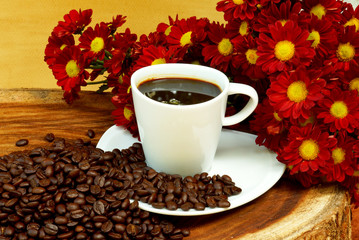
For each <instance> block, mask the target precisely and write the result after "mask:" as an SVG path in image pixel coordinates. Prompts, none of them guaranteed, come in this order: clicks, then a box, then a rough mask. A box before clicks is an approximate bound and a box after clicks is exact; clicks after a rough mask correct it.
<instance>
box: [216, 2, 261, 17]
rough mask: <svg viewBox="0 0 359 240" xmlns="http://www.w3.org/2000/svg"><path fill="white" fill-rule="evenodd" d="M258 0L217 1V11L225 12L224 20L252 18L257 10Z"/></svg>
mask: <svg viewBox="0 0 359 240" xmlns="http://www.w3.org/2000/svg"><path fill="white" fill-rule="evenodd" d="M256 3H257V0H221V1H219V2H218V3H217V7H216V9H217V11H219V12H224V20H226V21H231V20H233V19H238V18H239V19H241V20H244V19H252V18H254V13H255V11H256V10H257V7H256Z"/></svg>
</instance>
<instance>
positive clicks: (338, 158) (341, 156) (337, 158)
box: [332, 147, 345, 164]
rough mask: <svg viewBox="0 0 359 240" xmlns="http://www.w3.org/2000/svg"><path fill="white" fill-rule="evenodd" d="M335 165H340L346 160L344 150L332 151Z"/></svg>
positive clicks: (338, 148)
mask: <svg viewBox="0 0 359 240" xmlns="http://www.w3.org/2000/svg"><path fill="white" fill-rule="evenodd" d="M332 158H333V160H334V164H340V163H342V162H343V161H344V160H345V151H344V149H343V148H340V147H337V148H335V149H334V150H333V151H332Z"/></svg>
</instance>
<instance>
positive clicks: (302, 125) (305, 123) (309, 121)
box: [299, 116, 315, 127]
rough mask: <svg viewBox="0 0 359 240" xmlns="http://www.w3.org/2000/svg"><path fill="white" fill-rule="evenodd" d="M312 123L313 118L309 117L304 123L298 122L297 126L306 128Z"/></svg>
mask: <svg viewBox="0 0 359 240" xmlns="http://www.w3.org/2000/svg"><path fill="white" fill-rule="evenodd" d="M314 122H315V119H314V117H313V116H310V117H309V118H308V119H306V120H305V121H303V122H299V125H300V126H301V127H305V126H307V125H308V124H309V123H311V124H313V123H314Z"/></svg>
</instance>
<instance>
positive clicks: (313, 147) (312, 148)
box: [299, 139, 319, 160]
mask: <svg viewBox="0 0 359 240" xmlns="http://www.w3.org/2000/svg"><path fill="white" fill-rule="evenodd" d="M318 154H319V146H318V144H317V143H316V142H315V141H314V140H313V139H308V140H304V141H303V142H302V144H301V145H300V146H299V155H300V156H301V157H302V158H303V159H304V160H314V159H316V158H317V157H318Z"/></svg>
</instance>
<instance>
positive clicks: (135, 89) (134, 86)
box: [131, 63, 229, 109]
mask: <svg viewBox="0 0 359 240" xmlns="http://www.w3.org/2000/svg"><path fill="white" fill-rule="evenodd" d="M169 65H170V66H171V68H172V69H175V70H173V72H174V73H172V74H171V73H168V74H171V75H172V76H171V77H176V75H178V76H179V77H181V76H182V77H185V78H194V79H199V80H204V81H207V82H211V83H213V80H212V81H211V80H209V81H208V79H202V78H201V77H199V76H193V75H192V76H191V75H190V74H188V75H185V74H183V73H182V72H179V71H178V70H180V69H182V68H183V67H188V68H192V69H195V68H197V69H198V71H200V70H206V71H212V72H213V73H216V74H218V75H220V77H221V78H223V79H226V81H223V80H221V82H224V88H223V89H222V87H221V86H219V87H220V89H221V93H220V94H218V95H217V96H215V97H214V98H212V99H210V100H208V101H205V102H202V103H196V104H189V105H173V104H165V103H161V102H158V101H156V100H153V99H151V98H149V97H146V96H145V95H144V94H143V93H142V92H140V90H138V87H137V86H138V85H139V83H140V82H142V81H144V80H147V79H151V78H156V76H155V74H153V76H151V75H148V77H143V79H140V80H138V79H135V78H137V76H138V75H141V74H143V72H144V71H147V70H148V69H154V70H156V69H161V68H166V66H169ZM171 72H172V71H171ZM163 75H165V74H163ZM157 77H158V76H157ZM214 83H215V82H214ZM216 84H217V83H216ZM217 85H218V84H217ZM228 88H229V79H228V77H227V76H226V75H225V74H224V73H223V72H221V71H219V70H218V69H215V68H212V67H208V66H204V65H196V64H190V63H163V64H158V65H151V66H146V67H143V68H140V69H138V70H136V71H135V72H134V73H133V74H132V75H131V90H132V94H133V92H136V94H137V95H138V96H139V97H140V98H141V99H142V100H144V101H150V102H151V103H153V104H155V105H158V106H162V107H165V108H169V109H189V108H197V107H199V106H205V105H208V104H212V103H213V102H216V101H219V100H220V99H221V98H222V97H223V96H224V95H225V96H226V95H227V93H228Z"/></svg>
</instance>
